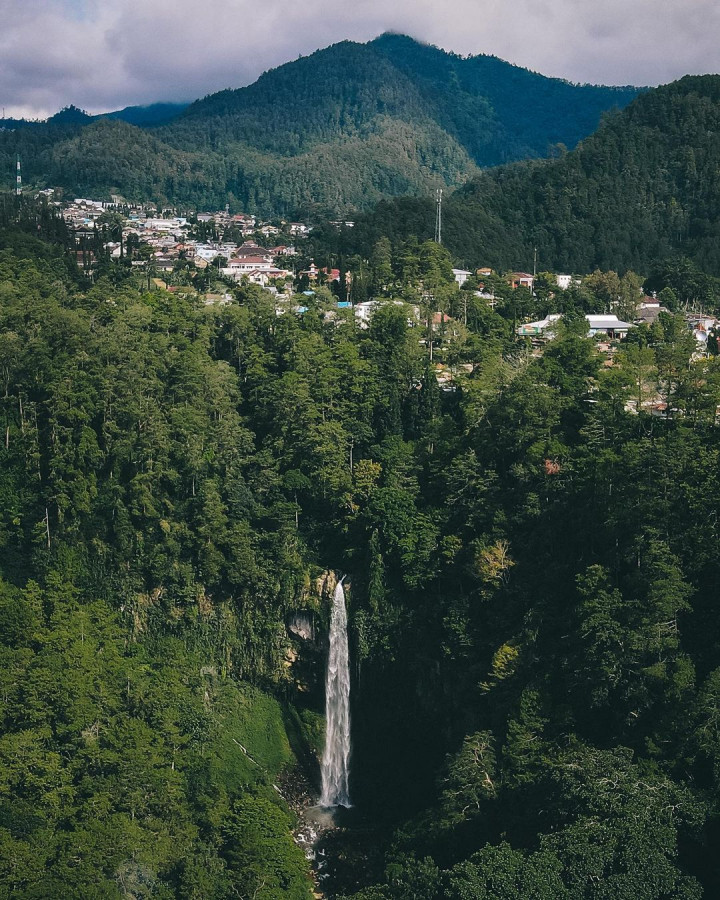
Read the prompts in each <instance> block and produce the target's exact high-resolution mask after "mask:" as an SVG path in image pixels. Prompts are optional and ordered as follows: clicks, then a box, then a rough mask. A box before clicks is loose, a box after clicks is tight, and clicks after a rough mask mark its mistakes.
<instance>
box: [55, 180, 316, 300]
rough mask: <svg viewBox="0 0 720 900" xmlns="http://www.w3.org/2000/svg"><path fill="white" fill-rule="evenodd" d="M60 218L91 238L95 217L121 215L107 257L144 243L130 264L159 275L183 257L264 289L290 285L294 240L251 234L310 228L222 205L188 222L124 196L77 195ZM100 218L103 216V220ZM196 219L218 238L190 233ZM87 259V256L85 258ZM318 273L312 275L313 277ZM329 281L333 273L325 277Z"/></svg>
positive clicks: (300, 233) (298, 233) (299, 232)
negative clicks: (267, 241) (263, 241)
mask: <svg viewBox="0 0 720 900" xmlns="http://www.w3.org/2000/svg"><path fill="white" fill-rule="evenodd" d="M62 206H63V216H64V218H65V221H66V222H67V224H68V226H69V227H70V228H71V229H72V230H73V231H74V232H75V233H76V234H77V235H78V237H79V238H82V237H83V236H84V237H85V238H87V239H90V238H91V237H92V236H93V235H95V233H96V228H97V227H98V220H100V219H101V217H102V216H103V215H105V214H107V213H108V212H116V213H120V214H121V215H122V217H123V226H122V238H121V240H113V241H109V242H107V243H106V244H105V247H106V249H107V250H108V251H109V252H110V254H111V256H113V257H115V258H120V257H121V256H123V254H124V253H127V252H128V247H129V246H131V244H132V243H133V242H134V244H135V246H139V245H140V244H142V245H143V246H144V247H146V248H147V252H146V253H144V254H142V255H136V256H135V258H133V260H132V265H133V266H136V267H151V268H152V269H153V270H154V271H155V272H156V273H157V274H159V275H162V274H163V273H168V272H172V271H173V270H175V269H176V268H177V266H178V263H179V262H180V261H185V262H187V263H188V264H189V265H191V266H194V267H195V268H196V269H205V268H207V267H208V266H210V265H215V264H217V266H218V272H219V274H221V275H223V276H225V277H227V278H231V279H234V280H236V281H241V280H245V281H248V282H251V283H253V284H257V285H260V286H261V287H263V288H268V287H273V289H275V290H277V289H283V288H284V286H285V285H287V286H288V289H289V288H291V286H292V281H293V279H294V277H295V275H294V273H293V272H291V271H289V270H288V268H287V261H288V260H289V259H290V258H291V257H293V256H295V255H297V250H296V247H295V246H294V243H287V244H275V245H274V246H271V247H269V248H266V247H263V246H261V245H260V244H258V243H257V242H256V240H254V239H252V238H256V237H258V236H260V235H261V236H262V237H264V238H273V237H276V236H277V235H279V234H285V235H288V236H290V237H291V238H293V239H294V238H303V237H306V236H307V235H308V234H309V233H310V230H311V227H310V226H309V225H307V224H305V223H303V222H282V223H280V226H277V225H272V224H270V223H266V222H259V221H258V220H257V218H256V217H255V216H253V215H250V214H247V213H236V214H232V215H231V214H230V212H229V211H228V209H227V208H226V209H225V210H224V211H219V212H213V213H210V212H207V213H205V212H201V213H198V214H197V215H196V216H195V217H194V222H193V223H192V224H191V223H190V222H189V221H188V219H187V217H185V216H178V215H174V214H167V213H165V211H163V214H162V215H157V212H158V211H157V209H156V208H155V207H153V206H152V205H145V204H144V205H137V206H133V205H128V204H126V203H125V202H124V201H123V200H122V198H120V197H115V198H113V201H112V202H109V203H108V202H104V201H99V200H88V199H83V198H77V199H74V200H72V201H71V202H69V203H64V204H62ZM103 221H104V220H103ZM195 222H197V223H198V224H208V223H212V224H213V225H214V226H215V230H216V233H217V234H219V235H220V238H219V239H218V240H214V241H208V240H206V241H200V240H197V239H195V238H193V237H191V235H192V234H193V231H192V229H193V227H194V224H195ZM230 229H232V233H233V234H237V233H240V235H242V237H243V238H246V240H244V241H243V242H242V243H237V242H233V241H226V240H223V238H222V234H223V233H224V232H226V231H229V230H230ZM83 258H84V259H86V258H87V257H85V256H84V257H83ZM317 277H318V276H317V273H316V274H315V275H314V276H312V274H311V276H310V279H311V280H315V278H317ZM328 280H332V275H331V276H330V277H329V278H328Z"/></svg>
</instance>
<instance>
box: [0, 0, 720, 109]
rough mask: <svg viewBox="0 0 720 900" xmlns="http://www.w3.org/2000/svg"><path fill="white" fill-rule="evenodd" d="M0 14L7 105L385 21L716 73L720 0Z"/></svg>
mask: <svg viewBox="0 0 720 900" xmlns="http://www.w3.org/2000/svg"><path fill="white" fill-rule="evenodd" d="M0 21H2V29H1V30H0V105H2V106H3V107H4V109H5V115H7V116H11V115H26V116H32V117H35V116H37V117H45V116H47V115H51V114H52V113H54V112H56V111H57V110H58V109H60V108H61V107H63V106H67V105H69V104H70V103H74V104H75V105H76V106H80V107H83V108H84V109H87V110H88V111H89V112H93V113H97V112H107V111H109V110H112V109H119V108H121V107H123V106H128V105H132V104H142V103H150V102H153V101H157V100H191V99H195V98H196V97H201V96H204V95H205V94H208V93H211V92H213V91H217V90H221V89H223V88H226V87H241V86H242V85H245V84H249V83H250V82H252V81H254V80H255V79H256V78H257V77H258V75H260V74H261V73H262V72H263V71H264V70H265V69H268V68H271V67H273V66H277V65H280V64H281V63H283V62H287V61H288V60H291V59H295V58H296V57H297V56H298V55H300V54H307V53H310V52H312V51H313V50H317V49H318V48H320V47H325V46H327V45H328V44H331V43H334V42H336V41H340V40H344V39H346V38H347V39H352V40H358V41H366V40H370V39H371V38H373V37H376V36H377V35H378V34H381V33H382V32H383V31H399V32H403V33H405V34H409V35H411V36H412V37H415V38H417V39H419V40H423V41H427V42H429V43H433V44H437V45H438V46H440V47H444V48H445V49H446V50H453V51H455V52H456V53H462V54H468V53H473V54H474V53H492V54H495V55H496V56H500V57H502V58H503V59H507V60H509V61H510V62H513V63H517V64H518V65H521V66H526V67H527V68H530V69H534V70H536V71H538V72H542V73H543V74H545V75H555V76H559V77H562V78H568V79H570V80H572V81H580V82H593V83H604V84H638V85H641V84H642V85H654V84H662V83H665V82H667V81H672V80H674V79H675V78H679V77H680V76H681V75H684V74H687V73H705V72H718V71H720V41H718V37H719V36H720V4H718V3H717V0H444V2H443V0H347V2H343V0H334V2H329V0H253V2H249V0H204V2H198V0H0Z"/></svg>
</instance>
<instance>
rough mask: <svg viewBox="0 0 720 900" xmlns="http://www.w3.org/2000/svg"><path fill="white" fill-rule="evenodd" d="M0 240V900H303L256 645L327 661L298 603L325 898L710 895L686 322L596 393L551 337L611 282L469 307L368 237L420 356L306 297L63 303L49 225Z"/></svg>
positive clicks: (717, 378)
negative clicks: (342, 731) (295, 615)
mask: <svg viewBox="0 0 720 900" xmlns="http://www.w3.org/2000/svg"><path fill="white" fill-rule="evenodd" d="M1 224H2V229H1V230H0V374H1V376H2V416H3V420H2V435H1V436H2V440H0V454H2V456H3V464H2V466H1V467H0V492H1V494H2V503H0V544H1V546H2V551H3V552H2V556H1V557H0V575H1V576H2V583H1V585H0V654H2V667H1V668H2V676H0V677H1V678H2V690H1V691H0V758H2V767H0V772H1V774H0V896H7V897H13V898H41V897H42V898H45V897H77V898H87V897H98V898H100V897H103V898H106V897H148V898H149V897H163V898H173V897H177V898H193V900H200V898H202V900H208V898H230V897H255V898H258V900H280V898H285V897H304V896H307V895H308V894H309V891H310V889H311V882H310V880H309V877H308V872H307V863H306V862H305V859H304V857H303V854H302V853H301V851H300V850H299V848H298V847H297V846H296V845H295V844H294V843H293V841H292V838H291V829H292V827H293V816H292V814H291V812H290V811H289V810H288V808H287V805H286V803H285V801H284V800H283V799H282V796H281V793H279V792H278V790H276V786H277V785H278V784H279V785H280V791H281V792H282V791H283V785H284V784H285V783H286V781H287V780H288V779H290V780H291V781H292V779H293V778H296V777H299V775H298V772H299V768H298V767H299V764H300V762H301V761H302V758H303V756H308V755H309V756H312V753H313V751H314V750H316V749H317V743H316V736H317V732H318V730H319V727H320V725H321V723H320V721H319V717H318V715H317V713H318V711H319V710H321V709H322V683H321V682H322V666H321V665H319V664H318V663H317V654H316V656H315V663H313V661H312V660H313V657H312V653H313V651H311V650H309V649H308V648H306V647H304V646H300V645H298V643H297V642H295V643H293V642H292V641H291V639H290V637H289V635H288V632H287V630H286V622H287V616H288V615H289V614H290V613H292V612H293V611H294V610H297V609H298V608H308V605H310V606H312V608H313V609H315V610H316V614H317V618H318V628H319V630H320V631H321V632H322V631H323V629H324V628H326V622H327V618H326V617H327V610H326V609H325V608H324V607H323V606H322V604H319V603H318V602H317V601H314V600H312V599H311V596H310V595H311V590H310V585H311V583H312V580H313V579H314V577H315V576H316V575H317V574H318V573H319V572H321V571H322V570H324V569H334V570H336V571H338V572H343V573H346V574H347V575H348V577H349V579H350V580H351V581H352V594H351V603H350V622H351V655H352V659H353V691H352V698H353V746H354V751H353V767H352V785H351V789H352V795H353V798H354V801H355V803H356V806H357V810H356V812H355V813H354V815H355V816H356V818H355V819H353V815H349V816H348V818H347V820H346V821H345V822H344V824H343V827H341V828H338V829H337V830H335V831H334V832H331V833H329V834H327V835H326V837H325V839H324V845H325V846H324V849H325V851H326V854H327V855H326V857H325V858H326V860H327V866H326V872H325V874H326V876H327V877H326V880H325V881H324V882H323V885H324V890H325V892H326V893H327V894H328V895H330V896H340V895H344V896H353V897H355V898H356V900H394V898H402V900H405V898H407V900H409V898H415V900H418V898H422V900H440V898H482V897H488V898H508V900H511V898H513V900H514V898H517V900H520V898H526V897H538V898H547V900H556V898H568V900H571V898H572V900H575V898H593V900H596V898H597V900H599V898H630V897H632V898H633V900H636V898H638V900H645V898H647V900H656V898H657V900H659V898H699V897H701V896H703V895H704V896H707V897H712V896H716V895H717V893H718V890H720V869H719V868H718V860H717V855H716V854H715V853H714V847H715V845H716V843H717V839H718V834H719V833H720V828H719V826H720V818H719V816H720V810H719V809H718V783H719V782H718V779H720V641H719V638H720V615H719V614H718V609H717V602H716V598H717V596H718V588H719V587H720V584H719V582H718V580H719V578H720V576H719V574H718V566H717V557H718V551H719V550H720V525H719V516H718V513H719V508H718V502H719V501H718V497H720V484H719V483H718V481H719V479H720V466H719V465H718V463H719V455H720V432H718V425H717V416H716V411H717V407H718V403H719V402H720V368H718V357H717V356H710V357H708V358H704V359H696V358H695V357H694V356H693V351H694V346H695V342H694V340H693V339H692V337H691V336H690V334H689V332H688V330H687V328H686V326H685V325H684V323H683V321H682V319H681V317H676V316H674V315H672V314H663V315H662V316H661V317H660V318H659V320H658V322H657V323H656V324H655V325H653V326H652V328H645V327H643V328H639V329H637V330H636V331H634V332H633V333H632V335H631V337H630V338H629V339H628V340H627V341H626V342H625V343H624V344H623V345H621V346H620V348H619V350H618V352H617V354H616V355H615V356H614V357H612V365H611V366H608V365H606V364H605V363H606V358H605V357H604V356H603V355H601V354H600V353H599V352H598V350H597V348H596V344H595V343H594V341H592V340H591V339H589V338H587V337H586V336H585V333H586V330H587V325H586V323H585V320H584V318H583V317H582V314H583V312H585V311H594V310H597V309H603V308H604V304H605V302H606V294H607V291H608V290H611V291H612V292H613V293H615V294H616V295H617V296H624V295H629V294H632V292H633V291H635V293H636V294H637V291H638V285H639V281H638V279H637V277H636V276H633V275H627V276H625V278H624V279H618V278H617V276H615V275H614V274H613V273H597V274H596V275H595V276H594V277H593V278H592V279H590V280H588V281H587V282H586V283H584V284H583V285H582V286H580V287H572V288H571V289H569V290H568V291H567V292H564V293H561V292H556V293H555V294H553V292H552V291H550V290H548V289H546V290H544V291H542V290H541V291H538V295H537V296H536V297H533V296H532V295H530V294H529V292H527V291H523V290H522V289H517V291H515V292H511V291H509V290H507V291H506V292H505V294H504V295H503V296H502V297H501V302H499V303H498V305H497V307H496V308H495V309H491V308H490V307H489V306H488V305H487V304H486V302H485V301H484V300H483V299H482V298H480V297H477V296H476V295H475V294H474V293H473V291H472V290H469V291H461V290H458V289H457V287H456V285H455V283H454V281H453V277H452V271H451V258H450V257H449V255H448V253H447V251H446V250H444V249H443V248H440V247H438V246H437V245H435V244H433V243H432V242H427V243H417V242H413V241H408V242H405V243H404V244H402V245H399V246H398V247H397V248H396V249H395V250H393V249H392V248H391V245H390V242H389V241H387V240H385V241H382V242H380V243H379V244H378V246H376V247H375V248H374V253H373V255H372V259H371V261H370V263H369V270H368V272H367V276H366V277H367V280H368V290H369V291H370V293H371V294H372V295H373V296H375V297H377V298H383V297H385V298H388V299H389V298H391V297H393V298H396V299H397V298H399V297H402V298H403V299H405V300H409V301H413V302H414V303H416V304H417V305H418V306H419V308H420V323H419V324H417V325H411V324H410V323H411V322H413V321H414V320H413V318H412V316H410V315H409V308H408V307H405V306H403V305H402V304H400V305H398V304H394V303H387V304H384V305H381V306H380V308H379V309H378V310H377V311H376V313H375V315H374V317H373V319H372V321H371V324H370V327H369V328H368V329H365V330H363V329H359V328H358V327H357V325H356V321H355V317H354V315H353V313H352V310H348V311H345V310H338V309H337V308H336V303H335V298H333V297H332V296H331V295H330V293H329V292H328V291H326V290H325V289H322V288H318V289H317V290H316V292H315V294H314V295H310V296H306V297H303V303H304V307H306V311H305V312H304V313H286V314H284V315H277V314H276V311H275V301H274V300H273V298H272V297H271V296H270V295H269V294H266V293H264V292H262V291H260V290H259V289H256V288H254V287H253V288H249V287H239V288H237V289H236V290H235V291H234V299H233V302H232V303H230V304H228V305H225V306H222V305H211V306H206V305H205V304H204V303H203V302H202V301H201V300H198V299H193V298H192V296H180V295H179V294H171V293H168V292H165V291H151V292H148V291H146V290H144V289H143V288H142V286H140V285H138V284H137V282H136V281H135V278H134V276H133V274H132V271H131V269H130V268H129V267H125V266H124V265H122V264H117V263H111V262H110V261H109V260H107V259H105V258H101V259H100V260H99V261H98V263H97V266H96V272H95V280H94V283H92V284H91V283H88V282H86V281H85V280H83V279H82V278H81V276H80V274H79V273H78V271H77V269H76V268H75V265H74V263H72V262H71V261H69V257H68V256H67V254H66V247H67V245H68V242H69V238H68V237H67V236H66V235H65V233H64V227H63V224H62V222H61V221H60V220H57V219H56V218H54V217H53V215H52V213H51V212H50V211H49V210H48V209H47V208H44V207H39V208H36V207H33V206H32V205H28V204H25V205H23V207H22V208H20V209H19V210H15V209H13V207H12V206H6V207H3V210H2V222H1ZM668 296H669V295H668ZM438 309H441V310H443V311H444V312H445V313H447V314H449V315H450V316H451V318H450V320H443V323H442V324H441V326H440V330H438V331H437V332H435V333H433V332H431V331H430V330H429V329H428V328H427V327H426V326H425V325H423V324H422V323H423V322H424V321H427V319H428V318H430V314H431V313H432V312H434V311H437V310H438ZM553 309H555V310H558V311H563V312H564V313H565V318H564V325H563V327H562V328H561V329H560V330H559V332H558V335H557V337H556V338H555V339H554V340H553V341H552V342H550V343H549V344H548V345H547V346H546V348H545V350H544V352H543V353H542V354H540V355H537V354H532V353H530V352H529V348H528V347H527V346H525V345H524V344H522V343H518V342H516V340H515V339H514V330H513V325H514V323H515V321H517V318H518V316H524V315H530V314H533V315H534V314H540V313H542V312H547V311H550V310H553ZM429 341H432V343H433V346H434V354H435V356H434V360H433V362H432V363H431V362H430V359H429V354H428V348H429ZM438 361H439V364H440V365H441V366H442V367H443V368H444V369H445V370H446V371H448V372H449V373H450V375H451V378H450V381H449V382H445V385H444V389H441V388H440V386H439V384H438V381H437V378H436V368H435V366H436V365H437V364H438ZM647 396H657V397H659V398H661V399H662V400H663V410H664V412H663V414H662V415H660V416H658V415H654V414H653V413H652V412H650V411H649V410H648V411H646V407H645V406H644V405H643V402H642V401H643V398H644V397H647ZM313 604H314V606H313ZM313 665H314V668H313ZM301 670H302V672H303V675H302V678H301V677H300V672H301ZM313 672H314V675H313V674H312V673H313ZM308 673H310V674H309V675H308ZM301 682H303V683H301Z"/></svg>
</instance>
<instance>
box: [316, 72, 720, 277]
mask: <svg viewBox="0 0 720 900" xmlns="http://www.w3.org/2000/svg"><path fill="white" fill-rule="evenodd" d="M718 134H720V76H718V75H702V76H690V75H688V76H685V77H684V78H682V79H679V80H678V81H676V82H672V83H670V84H668V85H663V86H661V87H659V88H656V89H654V90H652V91H650V92H647V93H644V94H642V95H641V96H639V97H637V98H636V99H635V100H634V101H633V102H632V103H631V104H630V105H628V106H627V107H626V108H625V109H624V110H622V111H621V112H618V113H617V114H615V115H609V116H606V117H605V119H604V121H603V123H602V125H601V126H600V128H599V129H598V130H597V131H596V132H595V133H593V134H592V135H589V136H588V137H587V138H585V139H584V140H583V141H581V142H580V143H579V144H578V145H577V147H576V148H575V149H574V150H572V151H569V152H567V153H563V154H560V155H559V157H558V158H557V159H550V160H531V161H525V162H518V163H514V164H512V165H507V166H502V167H498V168H496V169H489V170H487V171H484V172H480V173H478V174H477V175H476V176H475V177H473V178H472V179H470V180H469V181H468V183H467V184H466V185H464V186H462V187H460V188H459V189H458V190H457V191H456V192H454V193H453V194H452V195H450V196H449V197H448V198H447V201H446V203H445V205H444V227H443V239H444V243H445V244H446V245H447V247H448V248H449V249H450V250H451V252H452V253H453V254H454V255H455V256H456V258H457V259H458V260H460V261H461V262H463V264H465V265H467V266H472V265H473V264H476V265H490V266H493V267H496V268H500V269H513V268H521V267H526V268H527V267H530V266H531V265H532V264H533V258H534V255H535V249H537V259H538V265H539V267H540V268H541V269H543V268H544V269H550V270H554V271H569V272H576V273H586V272H590V271H592V270H593V269H595V268H599V269H616V270H619V271H624V270H627V269H634V270H636V271H645V272H647V271H648V270H649V269H650V268H651V267H652V266H653V265H654V264H656V263H657V262H659V261H662V260H664V259H667V258H669V257H673V256H678V255H684V256H687V257H689V258H690V259H691V260H692V261H693V262H694V263H695V264H696V265H698V266H699V267H701V268H703V269H705V270H706V271H708V272H710V273H713V274H720V251H719V250H718V247H720V242H719V241H718V238H719V237H720V228H719V227H718V225H717V210H718V209H719V208H720V178H719V177H718V174H717V173H718V171H720V144H719V142H718V140H717V138H718ZM433 228H434V210H433V204H432V201H431V200H429V199H425V200H423V199H412V198H404V199H398V200H394V201H386V202H384V203H381V204H379V205H378V206H377V207H376V208H375V209H374V210H373V211H371V212H370V213H368V214H367V215H365V216H361V217H359V220H358V222H357V226H356V229H355V230H354V233H353V235H352V236H351V237H350V236H345V238H344V240H346V241H348V242H350V243H351V244H352V245H353V246H354V248H364V249H367V248H368V247H371V246H372V243H373V241H374V240H376V239H377V238H378V237H379V236H380V235H386V236H388V237H390V238H391V239H392V240H394V241H399V240H402V239H403V238H405V237H407V236H409V235H411V234H412V235H415V236H417V237H418V238H421V239H422V238H431V237H432V235H433ZM330 239H331V240H332V239H333V238H332V237H331V238H330Z"/></svg>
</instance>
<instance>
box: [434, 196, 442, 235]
mask: <svg viewBox="0 0 720 900" xmlns="http://www.w3.org/2000/svg"><path fill="white" fill-rule="evenodd" d="M442 196H443V192H442V188H438V189H437V190H436V191H435V205H436V213H435V243H436V244H442Z"/></svg>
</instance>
